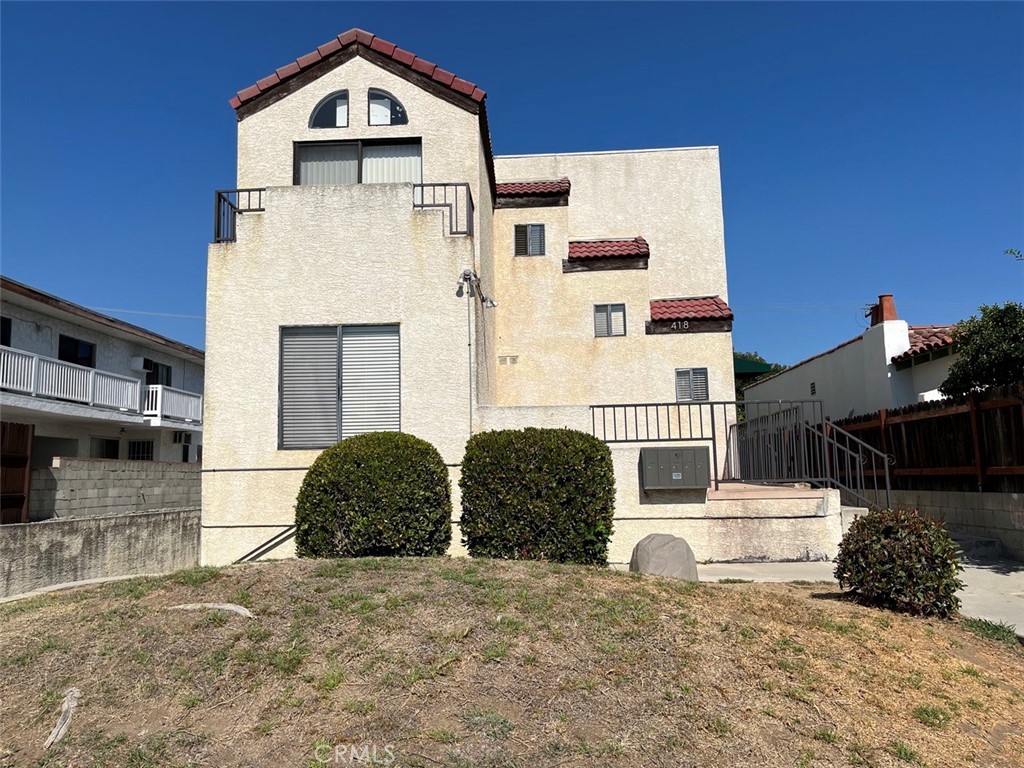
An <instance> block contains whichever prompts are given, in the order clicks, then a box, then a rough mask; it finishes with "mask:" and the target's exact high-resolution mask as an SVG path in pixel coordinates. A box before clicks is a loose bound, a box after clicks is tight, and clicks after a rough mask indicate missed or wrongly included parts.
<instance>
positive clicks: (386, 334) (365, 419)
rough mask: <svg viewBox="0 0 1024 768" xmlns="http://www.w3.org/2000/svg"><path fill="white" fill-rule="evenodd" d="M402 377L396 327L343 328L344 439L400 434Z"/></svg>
mask: <svg viewBox="0 0 1024 768" xmlns="http://www.w3.org/2000/svg"><path fill="white" fill-rule="evenodd" d="M400 393H401V378H400V363H399V349H398V326H397V325H348V326H345V327H343V328H342V329H341V436H342V438H346V437H352V435H361V434H362V433H364V432H398V431H400V430H399V425H400V421H401V397H400Z"/></svg>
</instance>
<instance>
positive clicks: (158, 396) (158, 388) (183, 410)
mask: <svg viewBox="0 0 1024 768" xmlns="http://www.w3.org/2000/svg"><path fill="white" fill-rule="evenodd" d="M142 414H143V416H153V417H156V418H158V419H171V420H173V421H181V422H185V423H187V424H201V423H202V421H203V396H202V395H197V394H196V393H195V392H186V391H185V390H183V389H174V388H173V387H166V386H164V385H162V384H150V385H149V386H147V387H146V404H145V406H144V407H143V409H142Z"/></svg>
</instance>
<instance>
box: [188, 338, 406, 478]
mask: <svg viewBox="0 0 1024 768" xmlns="http://www.w3.org/2000/svg"><path fill="white" fill-rule="evenodd" d="M382 326H394V327H396V328H397V329H398V382H399V383H398V431H399V432H402V421H403V408H402V402H403V397H402V392H403V387H402V323H398V322H393V323H339V324H337V325H331V324H329V323H306V324H298V325H279V326H278V327H277V450H279V451H322V450H324V449H326V448H330V447H331V446H332V445H335V444H337V443H338V442H339V441H340V440H341V439H342V437H341V434H342V431H343V427H342V418H341V408H342V401H341V376H342V365H343V362H342V351H341V344H342V334H343V329H344V328H346V327H362V328H366V327H382ZM293 328H308V329H312V328H333V329H334V330H335V332H336V333H337V344H338V358H337V360H338V362H337V365H336V368H335V400H336V404H337V427H338V431H337V437H336V438H335V439H334V442H332V443H329V444H327V445H285V444H284V336H285V334H284V332H285V329H293ZM201 449H202V444H200V445H199V454H198V459H197V461H200V462H201V461H202V453H201Z"/></svg>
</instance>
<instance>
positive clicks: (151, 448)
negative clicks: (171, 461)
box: [126, 440, 156, 461]
mask: <svg viewBox="0 0 1024 768" xmlns="http://www.w3.org/2000/svg"><path fill="white" fill-rule="evenodd" d="M133 445H135V446H146V445H148V446H149V449H148V450H143V451H142V453H143V454H147V453H148V454H149V458H146V456H142V457H141V458H139V457H138V456H136V457H134V458H133V457H132V446H133ZM126 456H127V460H128V461H156V441H155V440H129V441H128V446H127V454H126Z"/></svg>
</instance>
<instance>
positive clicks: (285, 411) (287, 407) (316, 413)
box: [281, 326, 338, 448]
mask: <svg viewBox="0 0 1024 768" xmlns="http://www.w3.org/2000/svg"><path fill="white" fill-rule="evenodd" d="M337 441H338V329H337V328H335V327H327V326H314V327H307V328H282V329H281V447H282V448H325V447H327V446H329V445H334V443H336V442H337Z"/></svg>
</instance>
